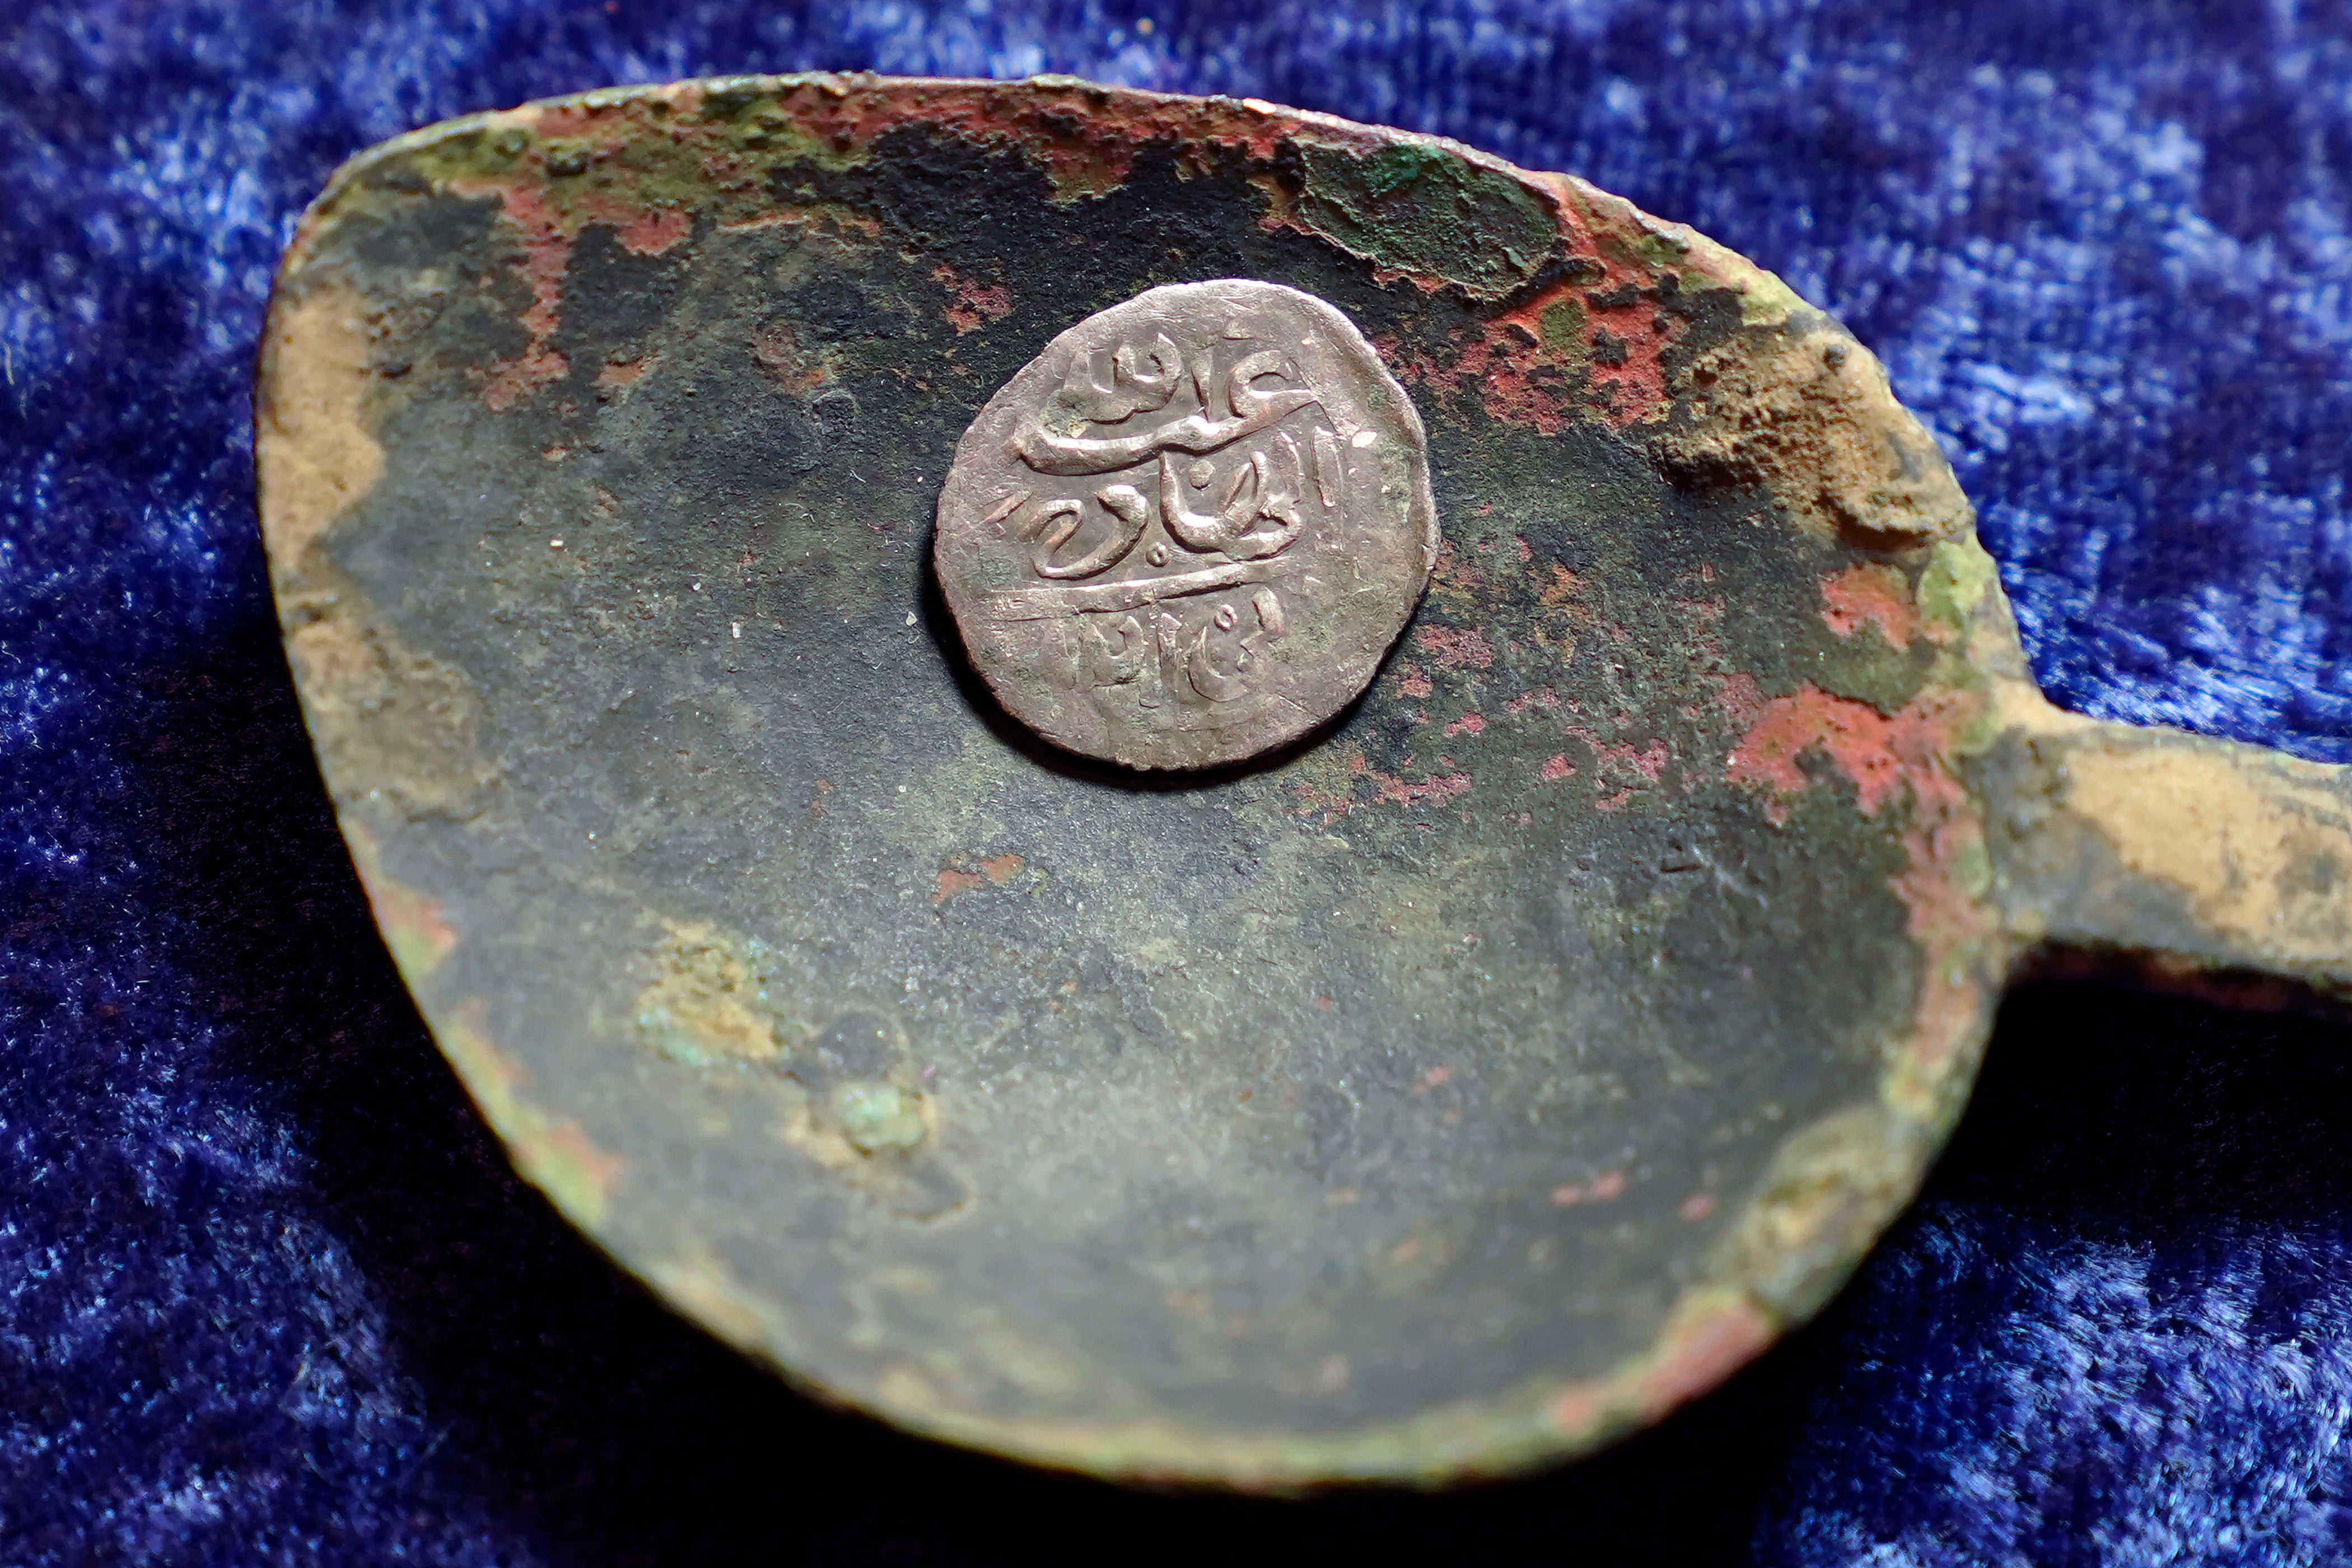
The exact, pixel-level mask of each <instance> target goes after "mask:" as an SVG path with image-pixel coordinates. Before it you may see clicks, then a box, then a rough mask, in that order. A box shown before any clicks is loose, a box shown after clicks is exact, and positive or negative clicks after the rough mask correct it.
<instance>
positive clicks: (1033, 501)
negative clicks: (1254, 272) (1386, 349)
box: [933, 279, 1438, 768]
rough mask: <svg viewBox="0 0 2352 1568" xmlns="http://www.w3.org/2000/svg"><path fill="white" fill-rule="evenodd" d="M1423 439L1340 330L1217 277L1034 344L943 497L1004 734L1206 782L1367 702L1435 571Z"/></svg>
mask: <svg viewBox="0 0 2352 1568" xmlns="http://www.w3.org/2000/svg"><path fill="white" fill-rule="evenodd" d="M1437 538H1438V535H1437V508H1436V504H1435V501H1434V500H1433V498H1432V497H1431V494H1430V489H1429V455H1428V440H1427V437H1425V436H1424V435H1423V431H1422V426H1421V416H1419V415H1418V414H1417V413H1416V412H1414V409H1413V406H1412V401H1411V400H1410V399H1408V398H1407V397H1406V395H1405V392H1404V389H1403V388H1402V387H1401V386H1399V385H1398V384H1397V383H1396V379H1395V378H1394V377H1393V376H1391V375H1390V374H1389V373H1388V371H1387V369H1386V368H1385V367H1383V366H1382V365H1381V362H1380V359H1379V357H1378V356H1377V355H1376V354H1374V353H1373V352H1372V347H1371V345H1370V343H1368V342H1365V341H1364V337H1363V334H1362V333H1361V332H1360V331H1357V330H1356V328H1355V324H1354V323H1353V322H1351V321H1349V320H1348V318H1347V317H1345V316H1343V315H1341V314H1340V313H1339V311H1338V310H1335V309H1333V308H1332V307H1331V306H1330V305H1328V304H1327V303H1326V302H1324V301H1323V300H1318V299H1317V298H1316V297H1315V296H1313V295H1311V294H1307V293H1303V292H1301V291H1300V290H1298V289H1289V288H1285V287H1283V286H1282V285H1280V284H1277V283H1261V282H1255V281H1253V280H1250V279H1223V280H1220V281H1217V282H1213V283H1180V284H1173V285H1171V286H1169V287H1166V288H1160V289H1146V290H1145V291H1144V292H1142V293H1140V294H1138V295H1137V296H1136V297H1135V298H1134V299H1132V300H1128V301H1127V302H1126V303H1124V304H1120V305H1114V306H1112V307H1111V308H1110V309H1109V310H1102V311H1098V312H1097V313H1096V314H1094V315H1091V316H1088V317H1087V319H1086V320H1085V321H1080V322H1079V323H1078V324H1077V325H1076V326H1074V327H1072V328H1070V329H1069V330H1068V331H1066V332H1064V333H1062V334H1061V335H1060V336H1059V337H1057V338H1055V340H1054V341H1053V342H1050V343H1048V344H1046V345H1045V352H1044V353H1040V354H1039V355H1038V356H1037V357H1036V358H1035V359H1034V360H1031V361H1030V362H1029V363H1028V364H1026V365H1024V367H1023V368H1022V369H1021V371H1020V373H1019V374H1016V375H1014V376H1013V379H1012V380H1011V381H1008V382H1006V383H1005V384H1004V385H1003V387H1002V388H1001V389H1000V390H999V391H998V392H997V394H996V395H995V396H994V397H992V398H991V399H990V400H989V402H988V405H987V406H986V407H985V408H983V409H982V410H981V412H980V416H979V417H978V418H977V419H974V420H973V421H972V423H971V429H969V430H967V431H965V432H964V437H963V439H962V440H961V442H959V443H958V444H957V446H956V455H955V463H954V466H953V467H952V468H950V470H949V472H948V479H947V484H946V487H945V489H943V490H942V491H941V493H940V512H939V535H938V541H937V543H936V545H935V546H934V552H933V553H934V558H935V560H936V563H937V565H938V569H939V574H940V588H941V589H942V591H943V592H944V593H945V594H946V596H947V602H948V605H949V607H950V609H951V610H952V611H953V612H954V615H955V618H956V625H957V627H958V628H959V629H960V630H961V632H962V634H963V640H964V646H965V647H966V648H968V649H969V650H970V651H971V658H972V662H973V663H974V664H975V665H976V666H978V667H979V669H980V672H981V674H982V677H984V678H985V679H987V681H988V684H989V686H990V688H991V689H992V690H993V691H994V692H995V693H996V696H997V698H998V700H1000V701H1002V702H1003V704H1004V706H1005V707H1006V708H1007V709H1009V710H1011V711H1012V712H1013V715H1014V716H1015V717H1016V718H1018V719H1020V720H1021V721H1023V722H1024V723H1026V724H1028V725H1029V726H1030V727H1031V728H1032V729H1034V730H1035V731H1037V732H1038V733H1039V734H1041V735H1044V736H1045V738H1046V739H1048V740H1050V741H1052V742H1055V744H1056V745H1059V746H1063V747H1066V748H1067V749H1068V750H1070V751H1073V752H1082V753H1084V754H1085V755H1087V756H1091V757H1102V758H1107V759H1108V760H1109V761H1112V762H1116V763H1124V764H1126V765H1128V766H1129V767H1137V768H1199V767H1208V766H1213V765H1215V764H1217V763H1233V762H1239V761H1241V760H1243V759H1244V758H1247V757H1252V756H1255V755H1257V754H1258V753H1260V752H1265V751H1267V750H1269V749H1271V748H1274V747H1276V746H1279V745H1282V744H1283V743H1284V742H1288V741H1291V740H1295V739H1297V737H1298V736H1300V735H1303V734H1305V733H1306V732H1307V731H1309V730H1312V729H1313V728H1314V727H1315V726H1316V725H1318V724H1320V723H1322V722H1323V721H1325V720H1327V719H1328V718H1330V717H1331V716H1332V715H1333V714H1335V713H1337V712H1338V711H1339V710H1340V709H1341V708H1343V707H1345V706H1346V705H1347V704H1348V702H1349V700H1351V699H1353V698H1354V697H1355V695H1356V694H1357V693H1358V692H1359V691H1361V690H1362V689H1363V688H1364V684H1365V682H1367V681H1369V680H1370V679H1371V677H1372V672H1373V670H1374V669H1376V668H1378V667H1379V665H1380V661H1381V655H1382V654H1384V653H1385V652H1386V651H1387V650H1388V647H1389V645H1390V644H1391V642H1393V641H1394V640H1395V639H1396V636H1397V634H1398V633H1399V632H1400V631H1402V629H1403V628H1404V624H1405V621H1406V619H1407V617H1409V616H1411V615H1412V607H1413V605H1414V604H1415V602H1416V601H1418V600H1419V598H1420V597H1421V592H1422V589H1423V586H1424V585H1425V584H1427V583H1428V581H1429V572H1430V568H1431V566H1432V565H1433V564H1434V563H1435V562H1436V560H1437Z"/></svg>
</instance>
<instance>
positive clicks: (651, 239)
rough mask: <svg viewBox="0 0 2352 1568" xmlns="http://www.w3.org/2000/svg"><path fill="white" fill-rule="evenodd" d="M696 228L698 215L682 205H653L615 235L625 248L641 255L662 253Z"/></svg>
mask: <svg viewBox="0 0 2352 1568" xmlns="http://www.w3.org/2000/svg"><path fill="white" fill-rule="evenodd" d="M693 230H694V219H693V218H691V217H690V216H688V215H687V213H686V210H685V209H684V208H682V207H649V208H647V209H646V211H644V212H642V213H640V214H638V215H637V216H636V217H635V218H634V219H633V220H631V221H630V222H629V223H627V224H626V225H625V226H623V227H622V228H621V230H620V232H619V233H618V234H617V235H615V236H614V237H615V238H616V239H618V240H619V241H620V242H621V248H622V249H624V250H626V251H629V252H631V253H633V254H635V255H637V256H659V255H660V254H661V253H662V252H663V251H665V250H667V249H668V248H669V247H671V246H673V245H676V244H677V242H678V241H679V240H681V239H684V238H685V237H687V236H688V234H690V233H692V232H693Z"/></svg>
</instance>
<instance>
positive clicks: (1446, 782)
mask: <svg viewBox="0 0 2352 1568" xmlns="http://www.w3.org/2000/svg"><path fill="white" fill-rule="evenodd" d="M1365 776H1366V777H1367V778H1370V779H1371V780H1372V781H1373V783H1374V784H1376V785H1377V786H1378V787H1379V790H1380V794H1379V795H1378V797H1377V798H1379V799H1381V800H1384V801H1387V802H1389V803H1390V804H1391V805H1444V804H1445V803H1446V802H1447V801H1449V800H1452V799H1453V798H1454V796H1456V795H1467V794H1468V793H1469V792H1470V775H1469V774H1468V773H1436V774H1433V775H1431V776H1430V777H1428V778H1425V779H1423V780H1421V781H1420V782H1419V783H1408V782H1407V781H1405V780H1403V779H1401V778H1392V777H1391V776H1390V775H1389V774H1387V773H1366V774H1365Z"/></svg>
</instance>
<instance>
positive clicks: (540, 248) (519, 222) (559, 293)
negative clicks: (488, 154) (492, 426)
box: [451, 182, 572, 410]
mask: <svg viewBox="0 0 2352 1568" xmlns="http://www.w3.org/2000/svg"><path fill="white" fill-rule="evenodd" d="M451 188H452V189H455V190H457V191H459V192H460V194H462V195H478V194H479V193H480V192H481V191H483V190H487V191H488V192H489V193H490V194H492V195H497V196H498V197H499V202H500V205H501V210H502V212H503V213H504V215H505V217H506V220H507V222H508V223H509V225H511V226H513V227H514V229H515V231H516V233H517V234H519V235H520V237H521V239H522V257H523V259H522V268H521V270H522V275H523V278H524V279H525V280H526V281H527V282H529V283H530V308H529V309H527V310H524V311H523V313H522V315H521V316H520V318H519V319H520V323H521V326H522V328H523V330H524V331H527V332H529V333H530V346H529V347H528V348H526V349H524V350H523V352H522V353H520V354H518V355H516V356H515V357H514V358H513V359H509V360H500V361H499V363H496V364H494V365H492V366H491V367H490V370H489V374H488V379H487V383H486V384H485V385H484V387H483V390H482V401H483V402H484V403H485V404H487V405H489V406H490V408H491V409H493V410H499V409H505V408H508V407H510V406H512V405H514V404H515V402H516V401H517V400H519V399H520V398H523V397H526V396H528V395H530V394H531V393H532V392H533V391H535V390H537V389H538V388H540V387H541V386H544V385H546V384H548V383H549V382H551V381H555V380H558V379H560V378H561V377H562V375H563V373H564V372H565V371H567V370H569V369H571V364H570V362H568V361H567V360H565V359H564V357H563V356H562V354H561V353H557V352H556V351H555V350H554V349H552V348H550V347H549V346H548V343H549V340H551V339H552V338H553V337H554V336H555V329H556V326H557V324H558V322H559V321H561V319H562V310H563V275H564V273H565V272H567V271H569V270H570V269H571V266H572V237H571V236H570V235H569V234H566V233H565V232H564V230H563V226H562V222H561V221H560V220H559V219H558V218H557V216H556V214H555V212H554V210H553V209H552V208H551V207H550V206H549V205H547V201H546V198H545V196H544V195H542V194H541V192H540V191H539V190H538V189H537V188H536V187H534V186H530V185H520V184H517V185H487V186H471V185H469V184H467V183H465V182H453V183H452V187H451Z"/></svg>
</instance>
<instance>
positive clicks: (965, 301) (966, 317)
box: [931, 262, 1013, 337]
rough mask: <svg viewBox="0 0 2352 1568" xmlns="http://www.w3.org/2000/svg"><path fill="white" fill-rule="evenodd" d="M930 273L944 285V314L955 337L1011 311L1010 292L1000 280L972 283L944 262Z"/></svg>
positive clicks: (1002, 316)
mask: <svg viewBox="0 0 2352 1568" xmlns="http://www.w3.org/2000/svg"><path fill="white" fill-rule="evenodd" d="M931 277H932V278H933V279H936V280H938V281H939V282H940V283H941V284H944V285H945V286H946V288H947V290H948V294H949V297H950V302H949V305H948V308H947V310H946V312H945V314H946V316H947V319H948V320H949V321H950V322H952V323H953V324H954V326H955V330H956V335H957V336H958V337H961V336H962V335H963V334H964V333H966V332H969V331H977V330H978V329H979V328H980V327H981V326H982V325H984V324H985V323H987V322H989V321H1003V319H1004V318H1005V317H1006V316H1008V315H1010V314H1012V311H1013V295H1012V292H1011V290H1009V289H1006V288H1005V287H1004V285H1003V284H1002V283H976V282H974V281H972V280H971V279H969V278H965V277H962V276H961V275H959V274H958V273H957V271H956V269H955V268H952V267H950V266H948V265H947V264H946V263H944V262H942V263H940V265H939V266H937V267H934V268H931Z"/></svg>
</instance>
